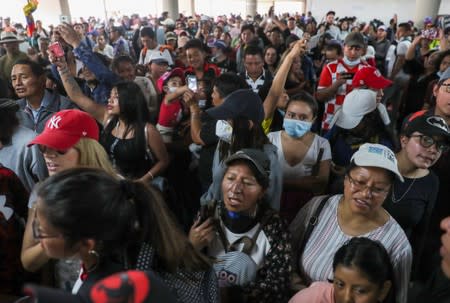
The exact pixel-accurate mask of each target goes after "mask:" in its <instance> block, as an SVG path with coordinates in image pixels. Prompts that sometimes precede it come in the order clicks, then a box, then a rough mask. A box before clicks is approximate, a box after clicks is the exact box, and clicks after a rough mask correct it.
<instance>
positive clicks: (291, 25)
mask: <svg viewBox="0 0 450 303" xmlns="http://www.w3.org/2000/svg"><path fill="white" fill-rule="evenodd" d="M287 26H288V28H289V30H290V31H291V34H294V35H296V36H297V37H299V38H302V36H303V31H302V30H301V29H300V28H299V27H298V26H297V24H296V23H295V18H294V17H289V19H288V22H287Z"/></svg>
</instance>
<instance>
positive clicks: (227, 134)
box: [216, 120, 233, 144]
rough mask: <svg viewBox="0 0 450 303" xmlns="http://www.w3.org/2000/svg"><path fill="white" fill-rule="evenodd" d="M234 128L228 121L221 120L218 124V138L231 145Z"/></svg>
mask: <svg viewBox="0 0 450 303" xmlns="http://www.w3.org/2000/svg"><path fill="white" fill-rule="evenodd" d="M232 135H233V127H232V126H231V125H230V123H228V121H226V120H219V121H217V123H216V136H217V137H219V138H220V139H221V140H223V141H225V142H227V143H230V144H231V137H232Z"/></svg>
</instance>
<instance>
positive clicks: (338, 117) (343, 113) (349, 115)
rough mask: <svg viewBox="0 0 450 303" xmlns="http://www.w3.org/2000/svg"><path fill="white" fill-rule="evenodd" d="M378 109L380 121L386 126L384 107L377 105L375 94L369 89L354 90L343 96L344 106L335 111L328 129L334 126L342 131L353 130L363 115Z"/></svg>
mask: <svg viewBox="0 0 450 303" xmlns="http://www.w3.org/2000/svg"><path fill="white" fill-rule="evenodd" d="M375 109H378V111H379V113H380V116H381V119H382V120H383V123H384V124H385V125H388V124H389V123H390V122H391V120H390V119H389V115H388V112H387V110H386V106H384V104H382V103H377V93H376V92H375V91H373V90H370V89H354V90H352V91H351V92H350V93H348V95H347V96H345V99H344V104H343V105H342V107H341V108H339V109H338V110H337V111H336V114H335V115H334V117H333V120H332V121H331V123H330V127H332V126H333V125H334V124H336V125H337V126H339V127H342V128H344V129H353V128H355V127H356V126H357V125H358V124H359V122H361V120H362V118H363V117H364V115H366V114H368V113H371V112H373V111H374V110H375Z"/></svg>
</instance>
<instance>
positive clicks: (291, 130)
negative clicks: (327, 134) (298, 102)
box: [283, 118, 312, 138]
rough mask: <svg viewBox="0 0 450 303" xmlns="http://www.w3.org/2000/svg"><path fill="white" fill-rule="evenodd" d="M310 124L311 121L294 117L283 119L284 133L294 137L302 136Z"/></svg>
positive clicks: (309, 127)
mask: <svg viewBox="0 0 450 303" xmlns="http://www.w3.org/2000/svg"><path fill="white" fill-rule="evenodd" d="M311 126H312V122H309V121H301V120H296V119H286V118H285V119H284V121H283V127H284V130H285V131H286V133H287V134H288V135H289V136H291V137H294V138H300V137H303V136H304V135H305V134H306V133H307V132H308V131H309V130H310V129H311Z"/></svg>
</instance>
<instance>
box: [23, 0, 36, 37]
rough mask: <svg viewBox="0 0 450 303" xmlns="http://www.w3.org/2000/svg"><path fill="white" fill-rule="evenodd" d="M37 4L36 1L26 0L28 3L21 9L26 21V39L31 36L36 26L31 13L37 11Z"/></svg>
mask: <svg viewBox="0 0 450 303" xmlns="http://www.w3.org/2000/svg"><path fill="white" fill-rule="evenodd" d="M38 4H39V1H38V0H28V3H27V4H26V5H25V6H24V7H23V13H24V14H25V19H26V21H27V34H28V37H31V36H32V35H33V32H34V30H35V29H36V26H35V24H34V18H33V12H34V11H35V10H36V9H37V7H38Z"/></svg>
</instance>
